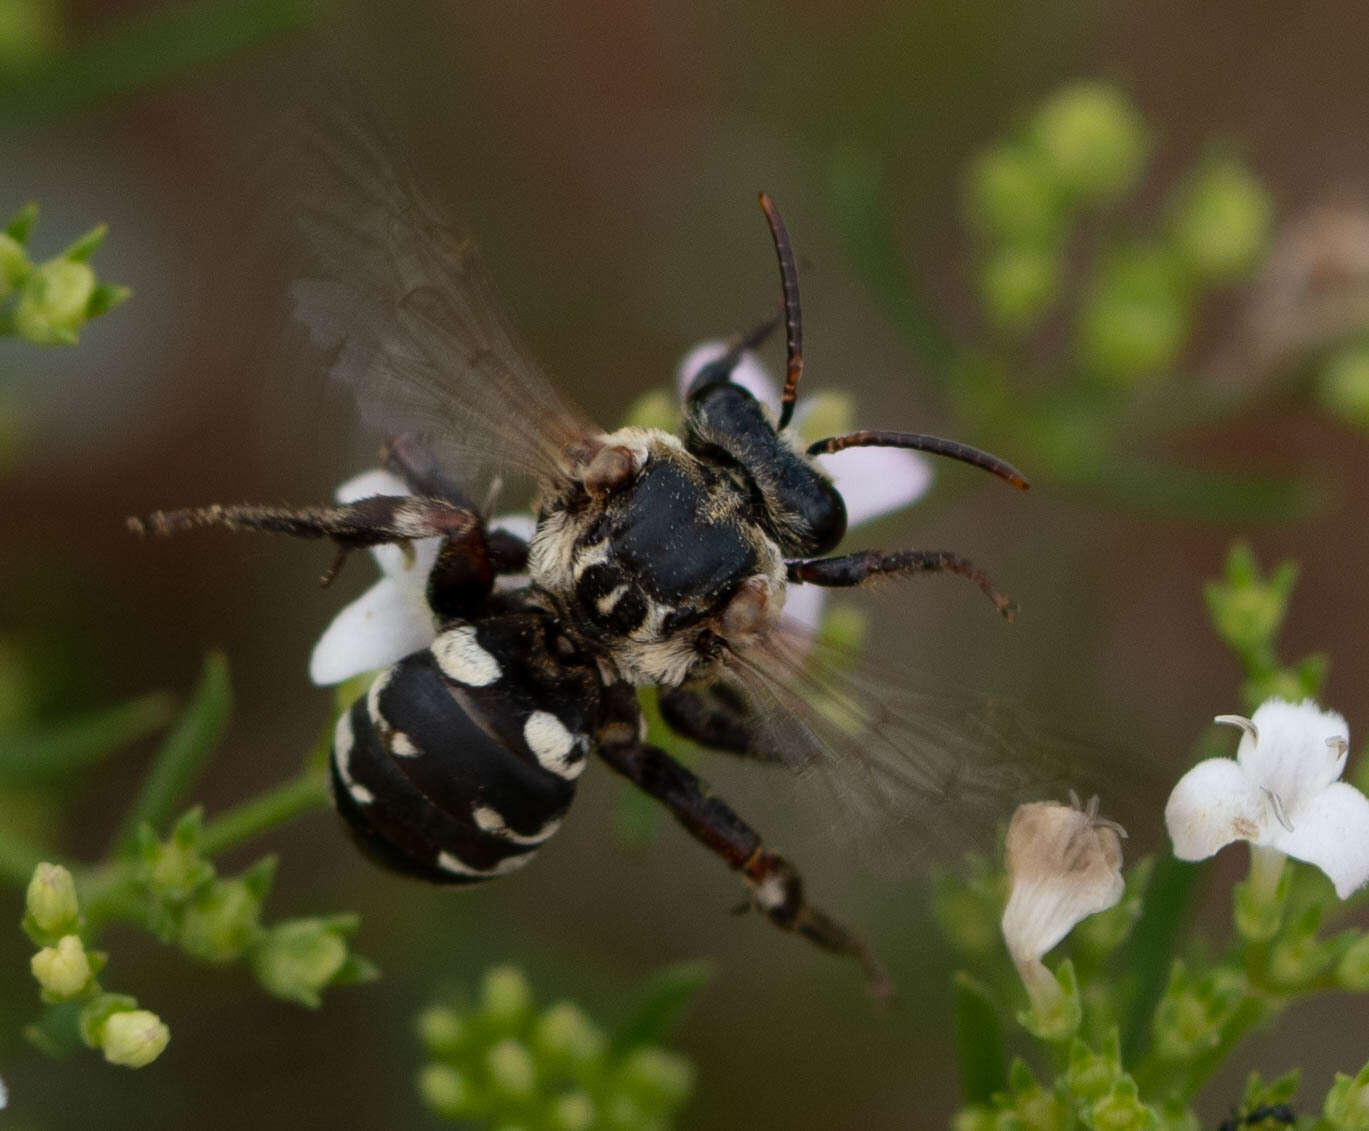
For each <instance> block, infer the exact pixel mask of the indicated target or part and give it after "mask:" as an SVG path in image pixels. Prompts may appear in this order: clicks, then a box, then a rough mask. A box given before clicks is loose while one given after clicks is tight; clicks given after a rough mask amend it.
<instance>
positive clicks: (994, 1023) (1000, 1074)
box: [952, 970, 1008, 1104]
mask: <svg viewBox="0 0 1369 1131" xmlns="http://www.w3.org/2000/svg"><path fill="white" fill-rule="evenodd" d="M952 990H953V993H954V995H955V1001H954V1008H955V1015H954V1027H955V1054H956V1055H955V1059H956V1065H957V1066H958V1068H959V1072H960V1099H961V1102H962V1103H965V1104H987V1103H989V1102H990V1101H991V1099H992V1097H993V1094H994V1093H995V1092H1001V1091H1002V1090H1003V1089H1004V1088H1005V1087H1006V1086H1007V1082H1008V1057H1007V1053H1006V1052H1005V1051H1004V1047H1003V1024H1002V1020H1001V1018H1000V1017H999V1009H998V1005H997V1003H996V1002H995V1001H994V1000H993V997H992V995H991V994H990V993H989V991H988V989H987V988H986V987H985V986H984V985H983V984H982V983H980V982H979V981H977V980H976V979H974V978H972V977H971V976H970V975H969V974H967V973H965V971H963V970H960V971H957V972H956V975H955V979H954V982H953V985H952Z"/></svg>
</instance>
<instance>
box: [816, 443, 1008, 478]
mask: <svg viewBox="0 0 1369 1131" xmlns="http://www.w3.org/2000/svg"><path fill="white" fill-rule="evenodd" d="M846 448H911V449H913V450H914V451H919V452H931V453H932V454H933V455H938V456H950V457H951V459H958V460H960V461H961V462H962V463H969V464H973V465H974V466H975V467H982V468H983V469H984V470H985V471H990V472H992V473H993V474H994V475H997V476H998V477H999V478H1000V479H1006V480H1007V481H1008V482H1009V483H1011V484H1012V485H1013V486H1014V487H1016V488H1018V489H1019V490H1022V491H1025V490H1027V488H1028V487H1030V486H1031V484H1029V483H1028V482H1027V480H1026V477H1025V476H1024V475H1023V474H1022V473H1021V472H1020V471H1018V470H1017V468H1015V467H1013V465H1012V464H1010V463H1008V462H1007V461H1006V460H1001V459H999V458H998V457H997V456H994V455H990V454H989V453H988V452H985V451H981V450H980V449H979V448H975V447H971V446H970V445H969V444H962V443H960V442H959V441H958V440H944V439H942V438H941V437H940V436H923V435H920V434H919V433H916V432H852V433H850V434H849V435H846V436H828V437H827V439H825V440H818V441H817V442H816V443H813V444H809V445H808V454H809V455H810V456H817V455H824V454H830V453H832V452H840V451H844V450H845V449H846Z"/></svg>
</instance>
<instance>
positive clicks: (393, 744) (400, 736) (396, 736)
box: [390, 730, 423, 758]
mask: <svg viewBox="0 0 1369 1131" xmlns="http://www.w3.org/2000/svg"><path fill="white" fill-rule="evenodd" d="M390 753H391V754H397V755H398V756H399V757H401V758H417V757H418V756H419V755H420V754H422V753H423V751H422V750H420V749H419V748H418V747H417V746H415V745H414V740H413V739H412V738H410V737H409V736H408V735H407V734H405V733H404V732H403V731H402V730H397V731H395V732H394V733H393V734H392V735H390Z"/></svg>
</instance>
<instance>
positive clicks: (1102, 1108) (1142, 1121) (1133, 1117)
mask: <svg viewBox="0 0 1369 1131" xmlns="http://www.w3.org/2000/svg"><path fill="white" fill-rule="evenodd" d="M1089 1114H1090V1115H1091V1116H1092V1117H1093V1120H1092V1122H1091V1123H1090V1124H1089V1126H1090V1127H1092V1128H1093V1131H1148V1129H1149V1128H1152V1127H1155V1126H1156V1124H1157V1122H1158V1118H1159V1117H1158V1116H1157V1115H1156V1113H1155V1111H1154V1110H1153V1109H1151V1108H1149V1107H1147V1106H1146V1105H1145V1104H1143V1103H1142V1102H1141V1096H1140V1092H1139V1090H1138V1089H1137V1087H1136V1081H1135V1080H1133V1079H1132V1078H1131V1077H1130V1076H1123V1077H1122V1078H1121V1079H1120V1080H1118V1081H1117V1083H1116V1084H1114V1085H1113V1086H1112V1090H1111V1091H1109V1092H1108V1094H1107V1095H1105V1096H1103V1097H1102V1098H1101V1099H1099V1100H1097V1101H1096V1102H1095V1103H1094V1105H1093V1107H1092V1108H1091V1109H1090V1112H1089Z"/></svg>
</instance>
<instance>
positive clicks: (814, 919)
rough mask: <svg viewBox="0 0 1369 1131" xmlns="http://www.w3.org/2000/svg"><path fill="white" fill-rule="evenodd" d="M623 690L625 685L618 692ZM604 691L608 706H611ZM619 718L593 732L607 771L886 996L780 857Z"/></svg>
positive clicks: (859, 950)
mask: <svg viewBox="0 0 1369 1131" xmlns="http://www.w3.org/2000/svg"><path fill="white" fill-rule="evenodd" d="M618 686H619V687H626V685H618ZM615 690H616V689H612V688H611V689H610V691H609V699H610V702H609V704H608V706H609V709H610V711H613V708H614V706H615V703H614V702H613V700H615V699H619V698H621V699H623V700H626V699H628V698H630V696H631V692H630V689H628V691H627V694H625V695H621V696H617V695H614V691H615ZM615 713H616V714H617V715H618V716H619V718H617V719H615V720H613V721H610V722H608V723H606V724H605V725H604V726H602V727H601V728H600V732H599V735H598V738H599V754H600V756H601V757H602V758H603V759H604V761H606V762H607V763H608V764H609V765H610V766H612V767H613V769H615V770H617V771H618V772H619V773H620V774H622V775H623V776H624V777H626V778H627V779H628V780H629V781H631V782H632V783H633V784H634V785H636V786H638V787H639V788H640V789H643V790H645V791H646V792H647V793H649V794H651V796H652V797H654V798H656V800H657V801H659V802H661V804H662V805H664V806H665V807H666V808H667V809H669V810H670V813H671V815H672V816H673V817H674V818H675V819H676V820H677V821H678V822H679V823H680V824H681V825H683V826H684V827H685V830H686V831H687V832H688V833H689V834H690V835H691V836H692V837H694V839H695V840H698V841H700V842H702V843H703V844H704V845H705V846H706V847H707V848H709V849H711V850H712V851H713V852H715V853H717V854H718V855H719V856H721V857H722V858H723V860H725V861H726V862H727V865H728V867H730V868H732V869H733V870H734V871H738V872H740V873H741V874H742V879H743V880H745V881H746V884H747V886H748V887H750V888H751V893H752V898H753V900H754V901H755V904H756V906H757V907H758V908H760V910H761V911H763V912H764V913H765V914H766V916H768V917H769V919H770V921H771V922H772V923H774V924H775V926H777V927H779V928H780V929H781V930H784V931H793V932H794V933H796V934H799V935H802V936H803V937H804V938H806V939H808V940H809V941H810V942H813V943H816V944H817V945H818V946H820V947H822V948H823V949H824V950H829V951H831V952H832V953H834V954H845V955H850V956H851V957H852V958H854V959H855V960H856V961H857V962H859V963H860V964H861V966H862V968H863V969H864V970H865V975H866V977H867V978H868V979H869V981H870V988H871V991H872V992H873V993H874V994H875V995H877V996H879V997H888V996H889V995H890V994H891V993H892V990H893V987H892V985H891V984H890V982H889V976H888V974H887V973H886V972H885V970H884V967H883V966H881V965H880V963H879V960H878V959H876V958H875V956H874V955H873V954H871V953H870V950H869V948H868V947H866V945H865V944H864V943H863V942H861V941H860V939H858V938H856V937H855V936H854V935H853V934H851V933H850V932H849V931H848V930H846V928H845V927H843V926H841V925H840V924H839V923H837V922H836V921H834V920H833V919H830V918H829V917H828V916H827V915H825V914H824V913H823V912H821V911H819V910H818V909H817V908H816V907H814V906H813V905H812V904H810V903H809V902H808V901H807V900H806V899H805V898H804V895H803V881H802V880H801V879H800V877H799V874H798V872H797V871H795V869H794V867H793V865H791V864H790V863H789V862H788V861H787V860H785V859H784V857H782V856H780V855H778V854H777V853H774V852H771V851H770V850H769V849H767V848H766V847H765V845H764V844H762V842H761V838H760V836H759V835H757V833H756V832H755V831H754V830H753V829H752V828H751V827H750V826H749V825H747V824H746V822H745V821H743V820H742V819H741V818H740V817H739V816H737V814H736V813H734V812H733V811H732V808H731V807H730V806H729V805H728V804H727V803H726V802H725V801H723V800H722V799H721V798H719V797H714V796H712V795H711V794H709V793H708V791H707V789H706V787H705V786H704V784H703V783H702V782H701V781H700V780H699V779H698V778H697V777H696V776H695V775H694V774H692V773H691V772H690V771H689V770H687V769H686V768H685V767H684V766H682V765H680V764H679V763H678V762H676V761H675V760H674V759H673V758H671V757H670V756H669V755H668V754H667V753H666V752H665V751H664V750H661V749H659V748H658V747H655V746H649V745H647V744H646V743H644V742H642V741H641V740H640V739H638V738H637V735H636V725H635V724H629V723H627V721H626V718H625V717H623V716H625V715H626V714H627V710H626V706H625V704H624V706H622V707H620V708H619V710H618V711H617V712H615Z"/></svg>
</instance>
